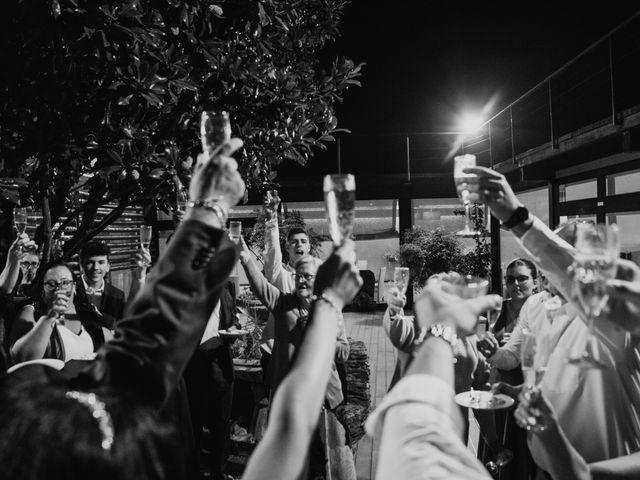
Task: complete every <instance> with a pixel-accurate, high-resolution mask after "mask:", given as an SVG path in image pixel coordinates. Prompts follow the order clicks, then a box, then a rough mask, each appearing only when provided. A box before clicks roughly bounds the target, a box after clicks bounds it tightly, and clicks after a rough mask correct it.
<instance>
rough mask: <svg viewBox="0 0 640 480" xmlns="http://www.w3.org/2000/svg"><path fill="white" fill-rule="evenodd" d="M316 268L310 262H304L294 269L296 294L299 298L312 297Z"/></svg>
mask: <svg viewBox="0 0 640 480" xmlns="http://www.w3.org/2000/svg"><path fill="white" fill-rule="evenodd" d="M316 270H317V268H316V266H315V264H314V263H312V262H305V263H303V264H302V265H300V266H299V267H298V268H297V269H296V277H295V278H296V293H297V294H298V297H300V298H309V297H311V295H313V284H314V283H315V281H316Z"/></svg>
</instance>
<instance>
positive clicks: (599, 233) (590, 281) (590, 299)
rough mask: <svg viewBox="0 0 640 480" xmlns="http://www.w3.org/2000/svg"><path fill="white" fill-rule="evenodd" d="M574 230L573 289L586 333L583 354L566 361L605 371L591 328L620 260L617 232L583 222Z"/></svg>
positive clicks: (610, 228)
mask: <svg viewBox="0 0 640 480" xmlns="http://www.w3.org/2000/svg"><path fill="white" fill-rule="evenodd" d="M575 228H576V230H575V248H576V250H577V254H576V256H575V260H574V262H573V265H572V266H571V270H572V272H573V286H574V289H575V292H576V294H577V297H578V301H579V302H580V305H581V306H582V308H583V310H584V313H585V315H586V317H587V327H588V329H589V332H588V336H587V342H586V346H585V349H584V351H583V353H582V354H581V355H579V356H577V357H571V358H569V363H571V364H573V365H577V366H579V367H581V368H585V369H589V368H605V365H604V363H602V362H601V361H600V360H599V358H598V357H599V355H598V344H597V340H596V336H595V334H594V332H593V328H594V324H595V321H596V319H597V318H598V317H599V316H600V314H601V313H602V309H603V308H604V307H605V306H606V304H607V301H608V299H609V295H608V294H607V286H606V283H607V280H608V279H610V278H614V276H615V274H616V268H617V267H616V259H617V258H618V257H619V256H620V230H619V229H618V227H617V225H606V224H602V223H600V224H593V223H587V222H580V223H576V225H575Z"/></svg>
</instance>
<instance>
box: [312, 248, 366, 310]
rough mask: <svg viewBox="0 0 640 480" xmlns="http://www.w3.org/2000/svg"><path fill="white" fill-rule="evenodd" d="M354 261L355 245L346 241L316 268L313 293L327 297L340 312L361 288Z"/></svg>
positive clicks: (360, 280) (360, 279) (360, 278)
mask: <svg viewBox="0 0 640 480" xmlns="http://www.w3.org/2000/svg"><path fill="white" fill-rule="evenodd" d="M355 259H356V254H355V243H354V242H353V240H348V239H347V240H345V241H344V242H343V243H342V245H340V247H338V248H336V249H335V250H334V251H333V253H332V254H331V256H330V257H329V258H328V259H327V260H326V261H325V262H324V263H323V264H322V265H320V267H319V268H318V272H317V274H316V281H315V284H314V286H313V293H314V294H315V295H318V296H320V295H323V294H324V295H327V296H328V297H329V298H331V300H332V301H333V303H334V305H335V307H336V308H337V309H339V310H342V309H343V308H344V306H345V305H346V304H348V303H349V302H350V301H351V300H353V298H354V297H355V296H356V294H357V293H358V292H359V291H360V288H361V287H362V277H360V273H359V272H358V269H357V268H356V266H355V264H354V263H355Z"/></svg>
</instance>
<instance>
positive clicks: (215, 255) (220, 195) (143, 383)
mask: <svg viewBox="0 0 640 480" xmlns="http://www.w3.org/2000/svg"><path fill="white" fill-rule="evenodd" d="M241 145H242V142H241V141H239V140H237V139H232V140H230V142H228V143H226V144H224V145H223V146H222V147H220V149H218V150H216V151H214V152H213V153H212V154H211V155H208V154H207V155H204V154H203V155H201V156H200V157H199V159H198V163H197V165H196V169H195V172H194V175H193V179H192V180H191V185H190V192H189V195H190V198H191V201H192V202H194V203H193V204H192V206H191V207H190V208H189V210H188V211H187V213H186V215H185V220H184V222H183V223H181V224H180V225H179V226H178V229H177V230H176V233H175V235H174V237H173V239H172V241H171V243H170V244H169V246H168V248H167V251H166V252H165V253H164V255H163V256H162V257H161V258H160V259H159V261H158V264H157V265H156V266H155V268H154V269H153V271H152V272H151V273H150V275H149V277H148V278H147V281H146V282H145V285H144V287H143V288H142V290H141V291H140V292H139V294H138V295H137V296H136V298H135V299H134V301H133V304H132V305H131V306H130V308H129V310H128V312H127V316H126V318H125V319H123V320H121V321H120V322H118V324H117V327H116V334H115V338H114V339H113V340H112V341H110V342H107V343H105V344H104V346H103V347H101V348H100V350H99V351H98V357H97V359H96V361H94V362H92V364H91V365H90V367H89V368H88V369H87V370H85V371H83V372H81V374H80V376H79V377H78V378H77V382H78V383H79V384H81V385H83V384H86V385H87V386H88V388H92V387H95V386H96V385H100V384H102V385H108V386H111V387H112V388H116V389H121V390H123V391H128V392H136V393H137V394H138V395H139V396H140V397H141V398H143V399H145V400H146V401H147V403H149V404H150V405H152V406H155V407H161V406H162V404H163V403H164V402H165V401H166V399H167V398H168V396H169V395H170V393H171V392H172V391H173V389H174V387H175V385H176V383H177V382H178V380H179V378H180V376H181V375H182V372H183V370H184V368H185V366H186V364H187V362H188V361H189V358H190V357H191V355H192V354H193V351H194V350H195V348H196V346H197V345H198V342H199V341H200V338H201V337H202V333H203V331H204V329H205V326H206V323H207V320H208V318H209V316H210V315H211V312H212V311H213V308H214V306H215V304H216V302H217V301H218V299H219V297H220V294H221V292H222V289H223V288H224V286H225V284H226V282H227V279H228V276H229V274H230V272H231V270H232V269H233V267H234V265H235V263H236V258H237V250H236V247H235V244H234V243H232V242H231V241H230V240H229V238H228V236H227V234H226V232H224V231H223V230H222V227H223V225H224V218H225V216H226V214H227V212H228V210H229V208H230V206H232V205H235V204H236V203H237V202H238V200H239V199H240V198H242V195H243V193H244V182H243V181H242V179H241V177H240V175H239V174H238V172H237V164H236V162H235V160H233V159H232V158H231V157H229V155H230V154H231V153H232V152H233V151H234V150H235V149H237V148H239V147H240V146H241ZM211 199H216V201H215V203H214V202H213V201H211Z"/></svg>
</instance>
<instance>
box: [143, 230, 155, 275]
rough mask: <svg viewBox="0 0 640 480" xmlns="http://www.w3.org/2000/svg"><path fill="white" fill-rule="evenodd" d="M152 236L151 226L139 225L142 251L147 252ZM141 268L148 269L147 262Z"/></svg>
mask: <svg viewBox="0 0 640 480" xmlns="http://www.w3.org/2000/svg"><path fill="white" fill-rule="evenodd" d="M152 235H153V227H152V226H151V225H140V246H141V247H142V249H143V250H147V251H148V250H149V246H150V245H151V237H152ZM143 266H145V267H148V266H149V262H147V261H145V262H144V265H143Z"/></svg>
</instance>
